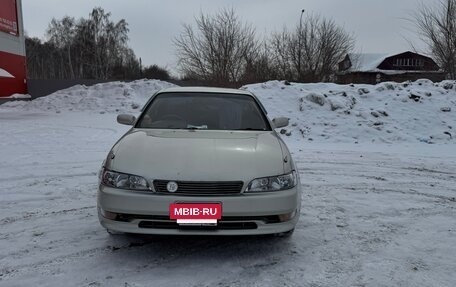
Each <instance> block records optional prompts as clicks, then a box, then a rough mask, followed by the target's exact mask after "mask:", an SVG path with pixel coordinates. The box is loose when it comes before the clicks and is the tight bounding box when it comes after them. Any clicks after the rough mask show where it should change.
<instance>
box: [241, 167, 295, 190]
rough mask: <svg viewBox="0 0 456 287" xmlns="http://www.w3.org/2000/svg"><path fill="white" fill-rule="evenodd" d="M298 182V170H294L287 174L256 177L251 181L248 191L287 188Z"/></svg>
mask: <svg viewBox="0 0 456 287" xmlns="http://www.w3.org/2000/svg"><path fill="white" fill-rule="evenodd" d="M297 182H298V179H297V177H296V172H295V171H293V172H291V173H289V174H285V175H279V176H271V177H263V178H257V179H254V180H252V181H251V182H250V183H249V185H248V186H247V189H246V191H247V192H260V191H279V190H285V189H290V188H293V187H295V186H296V184H297Z"/></svg>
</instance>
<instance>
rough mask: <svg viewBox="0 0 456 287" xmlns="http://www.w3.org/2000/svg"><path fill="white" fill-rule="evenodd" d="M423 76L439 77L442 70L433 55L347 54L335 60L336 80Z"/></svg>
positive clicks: (399, 79)
mask: <svg viewBox="0 0 456 287" xmlns="http://www.w3.org/2000/svg"><path fill="white" fill-rule="evenodd" d="M423 78H425V79H429V80H432V81H434V82H436V81H442V80H444V79H445V73H444V72H443V71H442V70H441V69H440V67H439V66H438V65H437V63H436V62H435V61H434V60H433V59H431V58H429V57H427V56H424V55H421V54H418V53H414V52H410V51H409V52H404V53H400V54H348V55H347V56H346V57H345V59H344V60H343V61H342V62H340V63H339V70H338V73H337V82H338V83H339V84H350V83H364V84H376V83H380V82H386V81H395V82H404V81H408V80H411V81H414V80H418V79H423Z"/></svg>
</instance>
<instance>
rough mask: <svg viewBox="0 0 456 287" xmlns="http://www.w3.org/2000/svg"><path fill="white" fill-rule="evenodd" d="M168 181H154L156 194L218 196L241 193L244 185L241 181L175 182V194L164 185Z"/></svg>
mask: <svg viewBox="0 0 456 287" xmlns="http://www.w3.org/2000/svg"><path fill="white" fill-rule="evenodd" d="M168 182H170V181H169V180H154V187H155V191H156V192H160V193H168V194H192V195H219V194H237V193H240V192H241V191H242V186H243V185H244V183H243V182H242V181H216V182H208V181H203V182H200V181H177V182H176V183H177V185H178V189H177V191H176V192H173V193H171V192H169V191H168V189H167V188H166V185H167V184H168Z"/></svg>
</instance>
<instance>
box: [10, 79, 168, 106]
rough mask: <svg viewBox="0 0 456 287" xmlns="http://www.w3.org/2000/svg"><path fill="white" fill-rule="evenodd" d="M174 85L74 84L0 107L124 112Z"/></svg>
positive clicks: (145, 82)
mask: <svg viewBox="0 0 456 287" xmlns="http://www.w3.org/2000/svg"><path fill="white" fill-rule="evenodd" d="M173 86H175V85H174V84H171V83H168V82H163V81H159V80H137V81H134V82H130V83H126V82H110V83H102V84H97V85H94V86H90V87H87V86H84V85H76V86H73V87H71V88H68V89H65V90H61V91H57V92H55V93H53V94H51V95H49V96H46V97H42V98H38V99H35V100H33V101H30V102H10V103H6V104H4V105H2V106H1V108H8V109H11V108H14V109H20V110H27V111H36V110H38V111H52V112H56V113H60V112H62V111H92V112H99V113H106V112H107V113H116V112H117V113H128V112H136V111H138V110H139V109H140V108H141V107H142V106H143V105H144V104H145V103H146V101H147V100H148V99H149V98H150V97H151V96H152V95H153V94H154V93H155V92H156V91H158V90H161V89H164V88H169V87H173Z"/></svg>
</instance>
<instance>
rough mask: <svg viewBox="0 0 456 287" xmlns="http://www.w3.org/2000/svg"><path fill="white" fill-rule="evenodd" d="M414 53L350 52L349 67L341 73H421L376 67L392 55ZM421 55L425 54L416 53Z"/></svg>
mask: <svg viewBox="0 0 456 287" xmlns="http://www.w3.org/2000/svg"><path fill="white" fill-rule="evenodd" d="M407 52H409V53H414V54H418V53H415V52H411V51H405V52H400V53H390V54H385V53H383V54H379V53H350V54H348V57H349V59H350V62H351V67H350V68H349V69H347V70H345V71H343V72H342V73H353V72H366V73H384V74H390V75H395V74H404V73H422V72H423V71H412V70H383V69H379V68H378V67H379V66H380V65H381V64H382V63H383V62H384V61H385V60H386V59H387V58H390V57H393V56H397V55H400V54H404V53H407ZM418 55H421V56H423V57H428V56H426V55H422V54H418ZM428 58H429V57H428ZM427 72H440V71H427Z"/></svg>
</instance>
